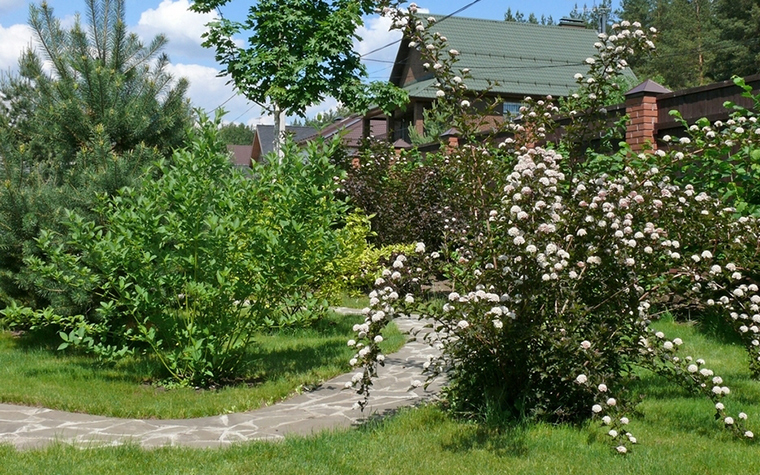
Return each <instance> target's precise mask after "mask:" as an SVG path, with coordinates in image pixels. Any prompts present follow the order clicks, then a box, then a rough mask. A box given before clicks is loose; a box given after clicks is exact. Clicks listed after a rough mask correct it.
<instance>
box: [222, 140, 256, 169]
mask: <svg viewBox="0 0 760 475" xmlns="http://www.w3.org/2000/svg"><path fill="white" fill-rule="evenodd" d="M227 152H229V154H230V161H231V162H232V164H233V165H235V166H236V167H240V168H250V167H251V156H252V154H253V145H227Z"/></svg>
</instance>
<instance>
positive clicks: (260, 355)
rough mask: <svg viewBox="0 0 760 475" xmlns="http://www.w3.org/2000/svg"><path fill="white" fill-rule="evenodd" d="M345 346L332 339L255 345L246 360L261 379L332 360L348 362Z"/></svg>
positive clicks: (318, 366) (317, 366) (290, 372)
mask: <svg viewBox="0 0 760 475" xmlns="http://www.w3.org/2000/svg"><path fill="white" fill-rule="evenodd" d="M341 343H342V342H341ZM344 346H345V344H340V345H339V344H336V342H331V341H326V342H322V343H319V344H316V345H314V344H311V345H309V346H306V345H299V346H297V347H289V348H279V349H272V348H261V347H257V346H256V345H254V347H253V348H252V349H251V351H250V352H249V354H248V357H247V358H246V361H245V364H246V365H247V369H248V374H250V375H255V376H256V378H257V379H258V378H263V379H276V378H278V377H281V376H286V375H288V374H297V373H307V372H309V371H312V370H315V369H317V368H320V367H322V366H325V365H326V364H330V363H331V362H334V363H336V364H339V363H341V362H344V361H343V360H344V359H345V358H344V356H345V350H344V348H343V347H344Z"/></svg>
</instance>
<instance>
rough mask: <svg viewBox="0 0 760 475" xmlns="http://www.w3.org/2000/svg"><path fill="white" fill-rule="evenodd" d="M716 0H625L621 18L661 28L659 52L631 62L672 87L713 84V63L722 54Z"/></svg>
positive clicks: (643, 71) (647, 74) (645, 72)
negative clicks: (719, 42)
mask: <svg viewBox="0 0 760 475" xmlns="http://www.w3.org/2000/svg"><path fill="white" fill-rule="evenodd" d="M715 13H716V12H715V5H714V2H713V0H623V1H622V2H621V10H620V11H619V12H618V14H619V16H620V18H623V19H626V20H629V21H639V22H641V23H642V25H643V26H644V27H645V28H649V27H654V28H657V30H658V41H657V52H656V53H655V55H653V56H651V57H644V58H637V60H636V61H635V62H634V63H633V64H632V66H633V68H634V71H635V72H636V73H637V74H638V75H639V76H641V77H655V78H658V79H660V80H661V81H662V82H664V85H666V86H668V87H670V88H671V89H682V88H686V87H691V86H697V85H702V84H707V83H710V82H712V81H714V80H716V79H718V78H716V77H715V76H714V74H712V73H711V69H710V66H711V65H713V64H714V63H715V61H716V60H717V59H718V56H719V55H720V53H719V50H718V48H717V38H718V34H719V31H718V28H717V25H716V14H715Z"/></svg>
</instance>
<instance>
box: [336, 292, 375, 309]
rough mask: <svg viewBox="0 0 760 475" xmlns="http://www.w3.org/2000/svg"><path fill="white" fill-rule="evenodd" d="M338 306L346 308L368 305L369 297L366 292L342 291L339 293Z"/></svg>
mask: <svg viewBox="0 0 760 475" xmlns="http://www.w3.org/2000/svg"><path fill="white" fill-rule="evenodd" d="M339 306H341V307H348V308H364V307H369V297H367V295H366V294H360V293H356V294H352V293H348V292H343V293H342V294H341V295H340V303H339Z"/></svg>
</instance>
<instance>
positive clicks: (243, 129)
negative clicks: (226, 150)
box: [219, 124, 254, 145]
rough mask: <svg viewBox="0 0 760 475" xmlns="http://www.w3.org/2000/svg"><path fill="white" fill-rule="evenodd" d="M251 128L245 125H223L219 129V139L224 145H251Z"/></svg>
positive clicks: (252, 133) (252, 132)
mask: <svg viewBox="0 0 760 475" xmlns="http://www.w3.org/2000/svg"><path fill="white" fill-rule="evenodd" d="M253 135H254V131H253V128H251V127H249V126H247V125H245V124H224V125H223V126H221V127H220V128H219V138H220V139H221V140H222V142H224V144H225V145H251V144H252V143H253Z"/></svg>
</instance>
